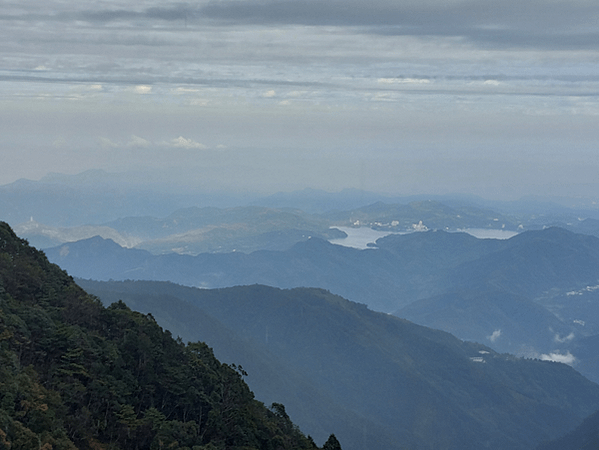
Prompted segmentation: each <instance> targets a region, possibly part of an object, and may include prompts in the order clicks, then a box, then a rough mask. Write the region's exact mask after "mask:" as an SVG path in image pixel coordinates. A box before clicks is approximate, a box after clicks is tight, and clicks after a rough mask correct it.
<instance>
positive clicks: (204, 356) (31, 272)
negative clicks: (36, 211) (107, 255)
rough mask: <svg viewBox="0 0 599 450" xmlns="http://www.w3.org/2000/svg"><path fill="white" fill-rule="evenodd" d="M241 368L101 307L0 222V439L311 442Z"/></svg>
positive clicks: (39, 442)
mask: <svg viewBox="0 0 599 450" xmlns="http://www.w3.org/2000/svg"><path fill="white" fill-rule="evenodd" d="M243 376H245V371H244V370H243V369H242V368H241V367H238V366H235V365H227V364H222V363H220V362H219V361H218V360H217V359H216V358H215V357H214V355H213V352H212V350H211V349H210V348H209V347H208V346H207V345H206V344H204V343H190V344H187V345H185V344H184V343H183V342H182V341H181V340H180V339H177V340H175V339H173V337H172V336H171V334H170V333H169V332H168V331H164V330H163V329H162V328H161V327H160V326H158V324H157V323H156V321H155V320H154V319H153V317H152V316H151V315H144V314H141V313H138V312H133V311H131V310H130V309H129V308H128V307H127V306H126V305H125V304H124V303H122V302H117V303H115V304H113V305H111V306H109V307H108V308H104V307H103V306H102V305H101V303H100V301H99V300H97V299H95V298H94V297H91V296H89V295H88V294H86V293H85V292H84V291H83V290H82V289H81V288H80V287H78V286H77V285H76V284H75V283H74V281H73V279H72V278H71V277H70V276H68V275H67V274H66V273H65V272H63V271H61V270H60V269H59V268H58V267H57V266H55V265H53V264H50V263H49V262H48V261H47V259H46V258H45V256H44V254H43V253H42V252H39V251H37V250H35V249H34V248H31V247H30V246H28V245H27V243H26V241H23V240H21V239H19V238H17V237H16V236H15V234H14V233H13V232H12V230H11V229H10V228H9V226H8V225H7V224H5V223H0V449H2V450H8V449H10V450H32V449H43V450H73V449H81V450H87V449H89V450H103V449H104V450H128V449H131V450H133V449H136V450H142V449H148V450H159V449H167V448H168V449H173V450H183V449H185V450H200V449H203V450H208V449H210V450H217V449H223V450H224V449H238V450H241V449H244V450H250V449H260V450H262V449H264V450H277V449H312V448H316V446H315V444H314V442H313V441H312V439H310V438H309V437H306V436H304V435H303V434H302V433H301V432H300V431H299V429H298V428H297V427H296V426H295V425H294V424H293V423H292V422H291V420H290V418H289V416H288V414H287V413H286V411H285V408H284V406H283V405H281V404H273V406H272V409H268V408H266V407H265V406H264V405H263V404H262V403H260V402H258V401H257V400H255V399H254V396H253V393H252V392H251V391H250V389H249V388H248V386H247V385H246V384H245V382H244V381H243ZM334 443H336V439H334V438H332V439H330V440H329V445H331V444H334Z"/></svg>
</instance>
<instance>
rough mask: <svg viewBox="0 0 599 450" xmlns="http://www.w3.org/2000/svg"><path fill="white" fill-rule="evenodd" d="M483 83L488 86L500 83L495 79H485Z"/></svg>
mask: <svg viewBox="0 0 599 450" xmlns="http://www.w3.org/2000/svg"><path fill="white" fill-rule="evenodd" d="M483 84H486V85H490V86H499V85H500V84H501V83H500V82H499V81H497V80H486V81H485V82H484V83H483Z"/></svg>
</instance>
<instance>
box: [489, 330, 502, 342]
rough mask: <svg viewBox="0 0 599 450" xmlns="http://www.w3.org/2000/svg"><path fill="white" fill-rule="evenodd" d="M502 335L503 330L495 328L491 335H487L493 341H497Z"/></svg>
mask: <svg viewBox="0 0 599 450" xmlns="http://www.w3.org/2000/svg"><path fill="white" fill-rule="evenodd" d="M500 336H501V330H495V331H493V333H492V334H491V335H490V336H487V339H488V340H490V341H491V342H495V341H496V340H497V339H499V337H500Z"/></svg>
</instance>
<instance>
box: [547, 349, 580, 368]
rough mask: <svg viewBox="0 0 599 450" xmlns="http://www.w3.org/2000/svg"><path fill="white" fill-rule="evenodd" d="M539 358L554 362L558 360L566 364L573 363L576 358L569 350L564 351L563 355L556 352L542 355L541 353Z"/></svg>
mask: <svg viewBox="0 0 599 450" xmlns="http://www.w3.org/2000/svg"><path fill="white" fill-rule="evenodd" d="M540 359H541V361H554V362H559V363H563V364H568V365H572V364H573V363H574V361H576V358H575V357H574V355H573V354H572V353H570V352H566V354H565V355H562V354H561V353H557V352H556V353H549V354H544V355H541V358H540Z"/></svg>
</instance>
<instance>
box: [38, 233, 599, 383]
mask: <svg viewBox="0 0 599 450" xmlns="http://www.w3.org/2000/svg"><path fill="white" fill-rule="evenodd" d="M46 254H47V255H48V258H49V259H50V260H51V261H53V262H55V263H57V264H59V265H60V266H61V267H63V268H65V269H67V270H68V271H69V272H71V273H73V275H75V276H77V277H80V278H88V279H95V280H110V279H113V280H127V279H131V280H157V281H172V282H175V283H179V284H183V285H188V286H196V287H207V288H219V287H227V286H235V285H247V284H254V283H260V284H266V285H270V286H275V287H279V288H293V287H302V286H312V287H321V288H325V289H328V290H330V291H331V292H333V293H335V294H339V295H341V296H343V297H345V298H348V299H350V300H352V301H356V302H360V303H364V304H366V305H368V307H369V308H371V309H373V310H378V311H383V312H392V313H394V314H395V315H398V316H400V317H405V318H408V319H410V320H413V321H415V322H416V323H420V324H422V325H427V326H431V327H436V328H439V329H443V330H446V331H450V332H452V333H454V334H455V335H456V336H458V337H460V338H462V339H469V340H474V341H477V342H482V343H485V344H486V345H489V346H491V347H492V348H494V349H495V350H496V351H500V352H511V353H513V354H519V355H523V356H529V357H537V358H553V359H555V360H560V361H567V362H570V363H572V364H574V365H575V367H579V368H580V370H582V371H583V373H584V374H585V375H586V376H588V377H590V378H591V379H593V380H599V374H598V373H597V372H596V371H591V370H590V366H588V365H587V363H586V362H585V361H586V360H589V361H590V360H592V359H593V358H595V356H591V355H590V354H589V351H587V350H588V349H587V350H585V352H581V350H580V349H581V348H582V347H580V344H579V342H582V339H584V338H586V337H590V336H593V335H596V334H599V323H598V321H597V319H595V317H597V315H596V314H593V315H589V314H588V313H592V312H594V311H595V310H596V307H595V306H594V305H596V303H595V302H590V300H591V299H592V298H594V297H593V296H596V295H597V293H596V291H594V290H592V289H589V287H592V286H596V285H598V284H599V282H598V280H599V239H597V238H595V237H593V236H587V235H580V234H575V233H572V232H569V231H566V230H563V229H559V228H549V229H545V230H538V231H529V232H523V233H520V234H519V235H517V236H515V237H513V238H511V239H507V240H495V239H476V238H474V237H472V236H470V235H467V234H465V233H447V232H443V231H429V232H424V233H411V234H407V235H390V236H387V237H384V238H381V239H379V240H378V241H377V243H376V248H371V249H367V250H358V249H354V248H348V247H342V246H339V245H333V244H330V243H328V242H327V241H324V240H321V239H318V238H312V239H308V240H307V241H305V242H301V243H298V244H296V245H294V246H293V247H292V248H290V249H288V250H285V251H256V252H252V253H250V254H242V253H228V254H200V255H197V256H187V255H176V254H167V255H152V254H150V253H149V252H145V251H142V250H137V249H124V248H122V247H120V246H118V245H116V244H115V243H114V242H112V241H109V240H103V239H101V238H97V237H96V238H92V239H89V240H85V241H79V242H76V243H69V244H64V245H62V246H59V247H55V248H51V249H47V250H46ZM573 293H577V295H573ZM583 354H584V355H587V356H586V357H585V356H583ZM552 355H553V356H552ZM587 368H589V369H588V370H587Z"/></svg>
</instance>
